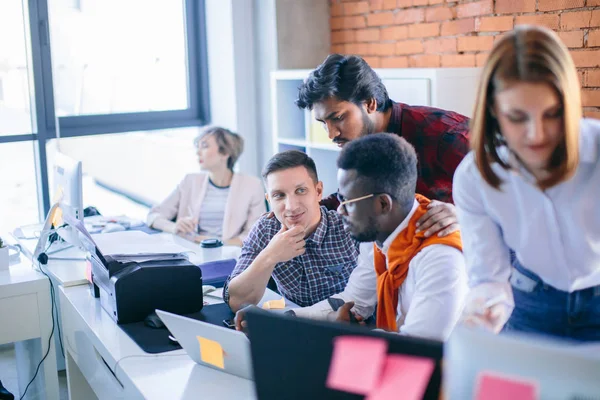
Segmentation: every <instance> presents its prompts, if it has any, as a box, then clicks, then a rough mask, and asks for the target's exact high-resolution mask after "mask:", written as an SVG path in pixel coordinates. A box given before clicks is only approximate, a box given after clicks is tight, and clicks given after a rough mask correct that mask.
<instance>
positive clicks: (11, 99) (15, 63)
mask: <svg viewBox="0 0 600 400" xmlns="http://www.w3.org/2000/svg"><path fill="white" fill-rule="evenodd" d="M24 14H25V13H24V10H23V5H22V4H21V2H20V1H14V0H11V1H1V2H0V38H4V39H3V40H0V136H7V135H19V134H26V133H31V132H33V127H32V118H31V116H32V113H31V101H30V100H31V86H30V84H29V82H30V70H29V65H30V63H29V62H28V59H29V54H28V45H27V40H26V37H27V34H26V31H27V29H28V26H27V25H26V24H25V19H24ZM7 38H10V40H7Z"/></svg>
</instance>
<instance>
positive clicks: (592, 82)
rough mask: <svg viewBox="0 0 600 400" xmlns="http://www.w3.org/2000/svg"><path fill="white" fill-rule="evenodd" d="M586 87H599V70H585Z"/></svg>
mask: <svg viewBox="0 0 600 400" xmlns="http://www.w3.org/2000/svg"><path fill="white" fill-rule="evenodd" d="M584 85H585V86H586V87H600V70H599V69H596V70H592V71H585V83H584Z"/></svg>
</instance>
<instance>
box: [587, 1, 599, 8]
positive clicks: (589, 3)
mask: <svg viewBox="0 0 600 400" xmlns="http://www.w3.org/2000/svg"><path fill="white" fill-rule="evenodd" d="M587 6H588V7H592V6H600V0H587Z"/></svg>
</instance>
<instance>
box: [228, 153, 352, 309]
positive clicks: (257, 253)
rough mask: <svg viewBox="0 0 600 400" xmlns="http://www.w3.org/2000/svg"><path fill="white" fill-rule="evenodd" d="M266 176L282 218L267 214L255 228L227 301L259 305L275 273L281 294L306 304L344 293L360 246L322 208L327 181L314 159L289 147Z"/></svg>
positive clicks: (233, 306) (231, 280) (237, 305)
mask: <svg viewBox="0 0 600 400" xmlns="http://www.w3.org/2000/svg"><path fill="white" fill-rule="evenodd" d="M262 175H263V178H264V180H265V182H266V186H267V199H268V200H269V203H270V205H271V208H272V210H273V212H274V214H275V217H276V218H272V217H270V216H268V215H264V216H263V217H262V218H260V219H259V220H258V221H257V222H256V223H255V224H254V226H253V227H252V230H251V231H250V233H249V235H248V237H247V238H246V240H245V241H244V244H243V247H242V253H241V255H240V257H239V258H238V261H237V264H236V266H235V269H234V270H233V272H232V273H231V275H230V277H229V279H228V280H227V282H226V284H225V288H224V290H223V298H224V300H225V302H227V303H228V304H229V306H230V307H231V309H232V310H234V311H237V310H239V309H240V308H241V307H242V306H244V305H246V304H257V303H258V302H259V301H260V299H261V298H262V297H263V295H264V292H265V288H266V287H267V283H268V281H269V278H270V277H271V276H273V278H274V280H275V282H276V283H277V287H278V289H279V291H280V292H281V294H282V295H283V296H284V297H285V298H287V299H289V300H291V301H293V302H294V303H296V304H298V305H299V306H302V307H306V306H311V305H313V304H315V303H317V302H319V301H321V300H325V299H327V298H329V297H330V296H332V295H334V294H336V293H339V292H341V291H343V290H344V288H345V287H346V284H347V282H348V278H349V276H350V273H351V272H352V271H353V270H354V268H355V267H356V265H357V259H358V253H359V252H358V246H359V245H358V242H356V241H354V240H353V239H352V238H351V237H350V236H349V235H348V234H347V233H346V232H345V231H344V227H343V223H342V219H341V217H340V215H339V214H338V213H337V212H335V211H327V209H326V208H325V207H320V206H319V201H320V200H321V198H322V194H323V183H322V182H319V179H318V177H317V171H316V167H315V163H314V161H313V160H312V159H311V158H310V157H308V156H307V155H306V154H305V153H302V152H300V151H295V150H291V151H285V152H282V153H278V154H276V155H275V156H273V157H272V158H271V159H270V160H269V162H268V163H267V165H266V166H265V168H264V170H263V174H262Z"/></svg>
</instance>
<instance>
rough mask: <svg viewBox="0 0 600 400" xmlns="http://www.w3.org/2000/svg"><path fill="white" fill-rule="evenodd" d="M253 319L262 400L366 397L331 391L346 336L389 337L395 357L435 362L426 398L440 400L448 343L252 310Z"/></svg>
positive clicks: (250, 329) (257, 380)
mask: <svg viewBox="0 0 600 400" xmlns="http://www.w3.org/2000/svg"><path fill="white" fill-rule="evenodd" d="M247 321H248V335H249V337H250V348H251V351H252V365H253V368H254V380H255V383H256V392H257V396H258V398H259V399H261V400H262V399H267V400H268V399H284V398H285V399H362V398H364V396H362V395H357V394H352V393H348V392H343V391H338V390H333V389H329V388H327V387H326V381H327V376H328V372H329V367H330V363H331V358H332V354H333V349H334V344H333V339H334V338H336V337H338V336H343V335H352V336H366V337H375V338H383V339H384V340H385V341H387V342H388V350H387V352H388V353H389V354H402V355H410V356H418V357H424V358H431V359H433V360H434V361H435V367H434V371H433V374H432V376H431V379H430V381H429V385H428V386H427V389H426V391H425V395H424V397H423V398H424V399H438V398H439V391H440V380H441V365H440V360H441V359H442V354H443V344H442V342H437V341H431V340H425V339H417V338H411V337H406V336H400V335H397V334H391V333H385V332H380V331H372V330H369V329H367V328H363V327H358V326H353V325H344V324H338V323H331V322H326V321H313V320H307V319H303V318H295V317H290V316H286V315H281V314H275V313H269V312H265V311H262V310H260V309H254V310H251V311H249V312H248V315H247Z"/></svg>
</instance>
